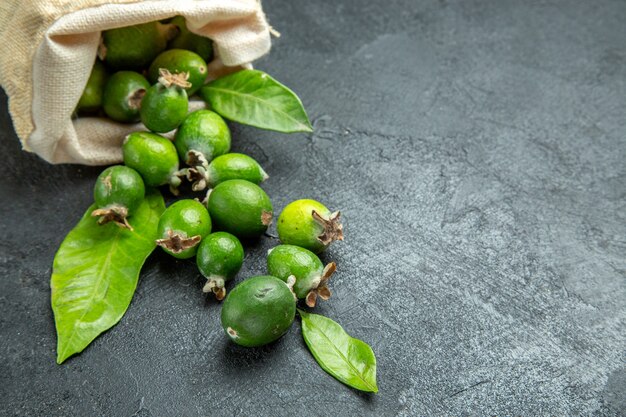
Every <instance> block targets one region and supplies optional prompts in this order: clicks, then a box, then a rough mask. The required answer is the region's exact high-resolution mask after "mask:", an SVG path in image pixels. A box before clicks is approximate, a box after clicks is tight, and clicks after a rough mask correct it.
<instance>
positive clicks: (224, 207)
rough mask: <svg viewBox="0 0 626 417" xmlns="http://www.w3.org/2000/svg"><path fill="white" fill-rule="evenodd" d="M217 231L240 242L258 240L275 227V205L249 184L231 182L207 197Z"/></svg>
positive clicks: (220, 186)
mask: <svg viewBox="0 0 626 417" xmlns="http://www.w3.org/2000/svg"><path fill="white" fill-rule="evenodd" d="M207 204H208V208H209V213H210V214H211V219H212V220H213V222H214V224H215V225H216V227H217V228H218V229H220V230H223V231H225V232H228V233H232V234H233V235H235V236H237V237H239V238H255V237H258V236H260V235H262V234H263V233H265V231H266V230H267V228H268V226H269V225H270V224H271V223H272V218H273V208H272V202H271V201H270V199H269V197H268V196H267V194H266V193H265V191H263V189H262V188H261V187H259V186H258V185H256V184H253V183H251V182H249V181H246V180H228V181H224V182H223V183H221V184H218V185H217V186H216V187H215V188H214V189H213V190H211V191H210V193H209V195H208V203H207Z"/></svg>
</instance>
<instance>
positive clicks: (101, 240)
mask: <svg viewBox="0 0 626 417" xmlns="http://www.w3.org/2000/svg"><path fill="white" fill-rule="evenodd" d="M94 208H95V205H93V206H91V207H89V209H88V210H87V212H86V213H85V215H84V216H83V218H82V219H81V220H80V222H79V223H78V224H77V225H76V227H74V229H72V231H71V232H70V233H69V234H68V235H67V236H66V238H65V240H64V241H63V243H61V247H60V248H59V250H58V251H57V253H56V256H55V257H54V265H53V268H52V278H51V281H50V287H51V289H52V296H51V303H52V310H53V312H54V321H55V324H56V329H57V363H62V362H63V361H65V360H66V359H67V358H69V357H70V356H72V355H74V354H75V353H78V352H81V351H82V350H83V349H85V348H86V347H87V345H89V343H91V342H92V341H93V340H94V339H95V338H96V337H98V335H99V334H100V333H102V332H104V331H105V330H108V329H109V328H111V327H113V326H114V325H115V324H116V323H117V322H118V321H119V320H120V319H121V318H122V316H123V315H124V313H125V312H126V309H127V308H128V306H129V304H130V301H131V299H132V298H133V294H134V293H135V288H136V287H137V281H138V278H139V271H140V270H141V267H142V265H143V263H144V261H145V260H146V258H147V257H148V255H150V252H152V250H153V249H154V248H155V246H156V245H155V242H154V241H155V239H156V238H157V225H158V223H159V217H160V216H161V213H162V212H163V210H165V205H164V203H163V197H161V194H159V193H158V191H154V192H152V193H149V194H148V195H147V196H146V199H145V200H144V201H143V203H142V204H141V206H140V207H139V208H138V209H137V211H136V212H135V213H134V214H133V215H132V216H131V217H129V222H130V224H131V225H132V226H133V229H134V230H133V231H130V230H128V229H123V228H121V227H119V226H116V225H115V224H113V223H108V224H105V225H102V226H100V225H98V223H97V219H96V218H95V217H92V216H91V212H92V211H93V209H94Z"/></svg>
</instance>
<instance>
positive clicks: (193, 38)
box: [168, 16, 213, 62]
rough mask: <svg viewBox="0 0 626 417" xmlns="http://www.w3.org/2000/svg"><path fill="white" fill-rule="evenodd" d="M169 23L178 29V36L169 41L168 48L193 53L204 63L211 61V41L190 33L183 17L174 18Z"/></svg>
mask: <svg viewBox="0 0 626 417" xmlns="http://www.w3.org/2000/svg"><path fill="white" fill-rule="evenodd" d="M171 23H172V24H173V25H176V26H177V27H178V34H177V35H176V37H175V38H174V39H172V40H171V41H170V43H169V44H168V48H170V49H174V48H176V49H186V50H188V51H193V52H195V53H197V54H198V55H200V56H201V57H202V59H204V60H205V61H206V62H210V61H211V59H213V42H212V41H211V39H209V38H205V37H204V36H200V35H196V34H195V33H193V32H190V31H189V29H187V23H186V22H185V18H184V17H183V16H176V17H175V18H174V19H172V21H171Z"/></svg>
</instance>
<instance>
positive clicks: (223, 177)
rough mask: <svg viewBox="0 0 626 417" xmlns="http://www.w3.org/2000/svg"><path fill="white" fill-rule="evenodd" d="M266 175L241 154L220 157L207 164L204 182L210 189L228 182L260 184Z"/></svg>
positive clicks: (250, 159)
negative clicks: (205, 181) (244, 181)
mask: <svg viewBox="0 0 626 417" xmlns="http://www.w3.org/2000/svg"><path fill="white" fill-rule="evenodd" d="M268 178H269V177H268V175H267V174H266V173H265V171H264V170H263V168H261V165H259V163H258V162H257V161H255V160H254V159H253V158H250V157H249V156H248V155H244V154H242V153H227V154H224V155H220V156H218V157H217V158H215V159H214V160H212V161H211V163H209V166H208V168H207V170H206V180H207V182H208V184H209V185H210V186H212V187H214V186H216V185H217V184H219V183H221V182H224V181H228V180H246V181H250V182H253V183H255V184H260V183H262V182H263V181H265V180H266V179H268Z"/></svg>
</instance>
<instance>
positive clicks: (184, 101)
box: [139, 68, 191, 133]
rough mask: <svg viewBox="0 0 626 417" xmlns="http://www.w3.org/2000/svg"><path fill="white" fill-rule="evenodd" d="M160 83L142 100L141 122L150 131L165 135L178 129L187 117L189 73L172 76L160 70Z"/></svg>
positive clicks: (162, 69) (151, 88) (164, 70)
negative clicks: (186, 89)
mask: <svg viewBox="0 0 626 417" xmlns="http://www.w3.org/2000/svg"><path fill="white" fill-rule="evenodd" d="M159 74H160V76H159V81H158V82H157V83H156V84H154V85H153V86H152V87H150V88H148V90H146V94H145V95H144V97H143V99H142V100H141V108H140V110H139V115H140V116H141V122H142V123H143V124H144V125H145V126H146V127H147V128H148V129H150V130H152V131H153V132H157V133H165V132H169V131H171V130H174V129H176V128H177V127H178V126H179V125H180V124H181V123H182V122H183V120H185V117H187V110H188V109H189V99H188V98H187V92H186V91H185V88H188V87H190V86H191V83H190V82H189V81H187V79H188V78H189V73H188V72H181V73H174V74H172V73H171V72H169V71H168V70H166V69H165V68H161V69H160V70H159Z"/></svg>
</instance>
